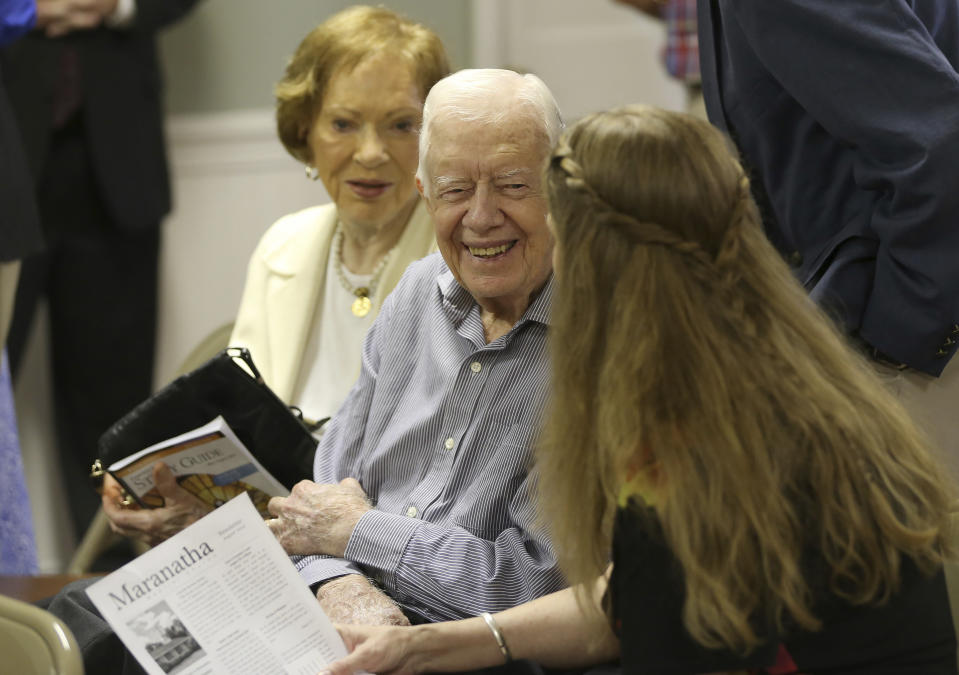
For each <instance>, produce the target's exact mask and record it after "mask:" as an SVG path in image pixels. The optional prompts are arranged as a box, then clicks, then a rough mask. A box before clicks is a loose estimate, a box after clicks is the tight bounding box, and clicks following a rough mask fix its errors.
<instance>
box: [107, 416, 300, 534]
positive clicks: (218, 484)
mask: <svg viewBox="0 0 959 675" xmlns="http://www.w3.org/2000/svg"><path fill="white" fill-rule="evenodd" d="M158 461H162V462H165V463H166V464H167V466H169V467H170V469H171V471H173V474H174V475H175V476H176V477H177V483H179V484H180V487H182V488H183V489H185V490H187V491H188V492H190V493H192V494H194V495H195V496H197V497H198V498H200V499H201V500H202V501H204V502H206V503H207V504H209V505H210V506H212V507H213V508H216V507H218V506H220V505H221V504H225V503H226V502H228V501H229V500H230V499H232V498H233V497H235V496H236V495H238V494H240V493H241V492H247V493H249V495H250V498H251V499H252V500H253V505H254V506H256V509H257V511H259V512H260V515H261V516H262V517H263V518H269V517H270V514H269V512H268V511H267V509H266V505H267V503H268V502H269V501H270V497H273V496H281V497H285V496H286V495H288V494H289V490H287V489H286V488H285V487H284V486H283V484H282V483H280V482H279V481H277V480H276V479H275V478H274V477H273V476H272V475H270V473H269V472H268V471H267V470H266V469H264V468H263V465H261V464H260V463H259V462H258V461H257V460H256V458H255V457H254V456H253V455H252V454H251V453H250V451H249V450H247V449H246V446H244V445H243V442H242V441H240V439H239V438H237V437H236V434H235V433H233V430H232V429H231V428H230V426H229V425H228V424H227V423H226V420H224V419H223V417H220V416H217V417H216V418H215V419H213V420H212V421H211V422H209V423H207V424H204V425H203V426H202V427H199V428H198V429H193V430H192V431H188V432H186V433H184V434H180V435H179V436H175V437H173V438H169V439H167V440H165V441H162V442H160V443H157V444H155V445H151V446H150V447H148V448H145V449H144V450H141V451H140V452H137V453H135V454H133V455H130V456H129V457H126V458H124V459H122V460H120V461H118V462H114V463H113V464H111V465H110V466H108V467H107V471H109V472H110V474H111V475H112V476H113V477H114V478H116V479H117V480H118V481H119V482H120V484H121V485H122V486H123V487H124V489H125V490H126V491H127V492H128V493H129V494H130V496H132V497H133V498H134V499H135V500H136V501H137V503H139V504H140V506H143V507H146V508H155V507H158V506H163V497H161V496H160V493H159V492H158V491H157V489H156V486H155V485H154V484H153V465H154V464H156V463H157V462H158Z"/></svg>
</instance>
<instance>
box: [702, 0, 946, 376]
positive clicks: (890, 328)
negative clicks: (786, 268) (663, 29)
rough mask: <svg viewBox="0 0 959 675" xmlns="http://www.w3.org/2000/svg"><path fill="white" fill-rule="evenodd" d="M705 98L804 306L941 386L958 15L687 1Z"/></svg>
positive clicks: (867, 6) (941, 7) (866, 3)
mask: <svg viewBox="0 0 959 675" xmlns="http://www.w3.org/2000/svg"><path fill="white" fill-rule="evenodd" d="M699 30H700V53H701V60H702V75H703V90H704V95H705V98H706V107H707V110H708V112H709V118H710V120H711V121H712V122H713V123H714V124H716V125H717V126H718V127H720V128H721V129H724V130H726V131H728V132H729V134H730V135H731V136H732V138H733V140H734V141H735V142H736V144H737V146H738V147H739V150H740V152H741V153H742V156H743V160H744V164H745V165H746V167H747V170H748V171H749V172H750V174H751V177H752V179H753V186H754V193H755V194H756V196H757V201H758V202H759V203H760V207H761V210H762V211H763V218H764V223H765V226H766V230H767V233H768V235H769V237H770V239H771V240H772V241H773V243H774V244H775V245H776V246H777V247H778V248H779V250H780V251H781V252H782V253H783V254H784V256H785V257H786V259H787V260H788V261H789V262H790V263H791V264H793V266H794V267H795V269H796V273H797V275H798V276H799V278H800V280H801V281H802V282H803V283H804V284H805V285H806V286H807V288H808V289H809V290H810V292H811V293H812V295H813V297H814V298H815V299H816V300H817V301H819V302H820V303H821V304H822V305H823V306H824V307H826V308H827V310H829V311H830V312H831V313H832V314H834V315H836V316H837V317H838V318H839V320H840V321H841V322H842V323H843V324H844V325H845V327H846V329H847V330H848V331H849V332H851V333H858V334H859V335H860V336H861V337H862V338H863V339H864V340H865V341H866V342H868V343H869V344H871V345H872V346H874V347H876V348H877V349H879V350H880V351H881V352H883V353H885V354H887V355H889V356H891V357H893V358H895V359H896V360H899V361H903V362H905V363H907V364H908V365H910V366H912V367H914V368H917V369H919V370H922V371H925V372H927V373H930V374H934V375H938V374H939V373H940V372H941V371H942V369H943V368H944V367H945V365H946V362H947V361H948V360H949V358H951V356H952V355H953V354H954V353H955V348H956V344H957V343H959V73H957V66H959V3H957V2H955V0H911V1H907V0H890V1H889V2H875V0H842V2H836V1H835V0H777V1H776V2H757V1H756V0H750V1H748V2H747V1H746V0H699Z"/></svg>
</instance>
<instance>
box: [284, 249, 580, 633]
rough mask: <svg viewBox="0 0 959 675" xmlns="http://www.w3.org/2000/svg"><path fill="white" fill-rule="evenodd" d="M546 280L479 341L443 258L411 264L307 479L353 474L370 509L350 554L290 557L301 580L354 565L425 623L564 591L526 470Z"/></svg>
mask: <svg viewBox="0 0 959 675" xmlns="http://www.w3.org/2000/svg"><path fill="white" fill-rule="evenodd" d="M552 283H553V282H552V279H550V280H549V281H548V282H547V284H546V286H545V287H544V288H543V290H542V291H541V292H540V293H539V295H538V296H537V297H536V299H535V300H534V301H533V303H532V304H531V305H530V306H529V308H527V310H526V313H525V314H524V315H523V318H522V319H521V320H520V321H519V322H518V323H517V324H516V325H515V326H513V328H512V329H511V330H510V331H509V332H508V333H507V334H505V335H503V336H502V337H500V338H498V339H496V340H494V341H493V342H491V343H490V344H486V342H485V337H484V332H483V324H482V322H481V320H480V311H479V306H478V305H477V303H476V301H475V300H474V299H473V297H472V296H471V295H470V294H469V292H468V291H466V289H464V288H463V287H462V286H460V285H459V283H457V282H456V280H455V279H454V278H453V275H452V273H451V272H450V271H449V269H448V268H447V266H446V263H445V262H444V261H443V258H442V257H441V256H440V255H439V254H433V255H431V256H429V257H427V258H424V259H423V260H420V261H418V262H415V263H413V264H412V265H410V267H409V269H407V271H406V273H405V274H404V276H403V278H402V280H401V281H400V283H399V285H397V287H396V289H395V290H394V291H393V293H392V294H391V295H390V297H389V298H387V300H386V302H385V303H384V305H383V309H382V310H381V311H380V314H379V316H378V317H377V319H376V322H375V323H374V324H373V327H372V328H371V329H370V331H369V333H368V334H367V336H366V340H365V341H364V344H363V361H362V370H361V373H360V378H359V380H358V381H357V383H356V385H355V386H354V387H353V390H352V391H351V392H350V394H349V396H348V397H347V399H346V401H345V402H344V404H343V406H342V407H341V408H340V410H339V411H338V412H337V414H336V415H335V416H334V418H333V420H332V421H331V422H330V424H329V426H328V428H327V430H326V433H325V434H324V435H323V439H322V441H321V442H320V446H319V448H318V449H317V453H316V460H315V464H314V473H315V476H314V479H315V480H316V481H317V482H321V483H334V482H337V481H339V480H341V479H343V478H345V477H347V476H353V477H354V478H356V479H357V480H359V482H360V483H361V484H362V486H363V489H364V490H366V493H367V494H368V495H369V497H370V498H371V499H372V500H373V502H374V504H375V505H376V508H375V509H373V510H371V511H369V512H367V513H366V514H364V515H363V517H362V518H361V519H360V521H359V523H357V525H356V528H355V529H354V530H353V534H352V536H351V537H350V541H349V544H348V545H347V548H346V553H345V560H344V559H339V558H330V557H322V556H309V557H307V558H304V559H302V560H300V561H298V563H297V567H298V569H300V572H301V575H302V576H303V578H304V579H305V580H306V581H307V583H310V584H313V583H316V582H317V581H322V580H324V579H328V578H331V577H333V576H338V575H342V574H346V573H350V572H358V573H361V574H365V575H367V576H369V577H370V578H372V579H374V580H375V581H376V582H377V583H378V584H380V585H381V586H382V587H383V588H384V589H385V590H386V592H388V593H389V594H390V595H391V596H392V597H393V598H394V599H395V600H396V601H397V602H399V603H400V605H402V606H403V607H404V608H408V609H412V610H414V611H415V612H417V613H419V614H421V615H423V616H425V617H427V618H429V619H433V620H443V619H456V618H462V617H466V616H473V615H476V614H479V613H480V612H484V611H491V612H493V611H498V610H502V609H505V608H507V607H511V606H513V605H517V604H519V603H521V602H525V601H527V600H531V599H533V598H536V597H538V596H540V595H544V594H546V593H550V592H552V591H555V590H558V589H560V588H562V587H563V586H564V585H565V582H564V580H563V577H562V575H561V573H560V572H559V569H558V567H557V564H556V561H555V558H554V555H553V550H552V547H551V544H550V542H549V541H548V540H547V538H546V537H545V535H544V533H543V531H542V529H541V528H540V527H539V526H538V525H537V524H536V522H535V514H534V504H533V499H532V495H531V492H532V480H533V479H532V478H531V477H530V476H529V475H528V469H529V466H530V462H531V449H532V445H533V442H534V439H535V437H536V433H537V429H538V426H539V423H540V419H541V415H542V412H543V408H544V404H545V401H546V398H547V387H548V382H549V364H548V355H547V349H546V329H547V324H548V320H549V307H550V298H551V295H552Z"/></svg>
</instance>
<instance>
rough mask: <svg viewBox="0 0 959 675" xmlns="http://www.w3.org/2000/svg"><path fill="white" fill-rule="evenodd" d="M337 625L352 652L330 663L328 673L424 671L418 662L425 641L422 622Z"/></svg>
mask: <svg viewBox="0 0 959 675" xmlns="http://www.w3.org/2000/svg"><path fill="white" fill-rule="evenodd" d="M336 629H337V630H338V631H339V632H340V637H342V638H343V642H344V643H346V648H347V650H349V652H350V654H349V655H348V656H345V657H344V658H342V659H340V660H339V661H336V662H335V663H331V664H330V665H328V666H327V667H326V670H325V671H324V673H329V675H352V674H353V673H357V672H363V671H366V672H369V673H388V674H389V675H412V674H413V673H421V672H423V669H422V667H419V666H418V665H417V664H418V662H419V659H418V658H417V655H418V653H419V650H418V649H417V645H419V644H421V643H422V631H421V630H420V629H421V627H420V626H414V627H412V628H399V627H394V626H344V625H340V624H337V625H336Z"/></svg>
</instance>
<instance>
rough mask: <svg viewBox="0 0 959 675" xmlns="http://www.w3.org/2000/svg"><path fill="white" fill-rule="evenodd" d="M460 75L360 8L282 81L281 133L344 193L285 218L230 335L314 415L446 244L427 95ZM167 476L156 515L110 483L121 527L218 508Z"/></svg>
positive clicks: (408, 31) (170, 521)
mask: <svg viewBox="0 0 959 675" xmlns="http://www.w3.org/2000/svg"><path fill="white" fill-rule="evenodd" d="M448 73H449V63H448V60H447V56H446V52H445V50H444V48H443V44H442V42H441V41H440V39H439V37H438V36H437V35H436V34H435V33H434V32H433V31H431V30H429V29H428V28H426V27H424V26H422V25H420V24H417V23H414V22H412V21H410V20H408V19H406V18H404V17H402V16H400V15H398V14H396V13H394V12H392V11H390V10H388V9H385V8H382V7H367V6H356V7H351V8H349V9H345V10H343V11H341V12H339V13H337V14H335V15H333V16H332V17H330V18H329V19H327V20H326V21H324V22H323V23H322V24H320V25H319V26H317V27H316V28H314V29H313V30H312V31H311V32H310V33H309V34H308V35H307V36H306V37H305V38H304V39H303V41H302V42H301V43H300V45H299V47H298V48H297V50H296V52H295V53H294V55H293V57H292V59H291V60H290V62H289V64H288V66H287V68H286V72H285V74H284V76H283V78H282V79H281V80H280V82H279V83H278V84H277V86H276V100H277V107H276V123H277V132H278V135H279V138H280V140H281V142H282V143H283V145H284V147H286V149H287V151H288V152H289V153H290V154H291V155H292V156H293V157H294V158H296V159H297V160H299V161H301V162H303V163H304V165H305V173H306V175H307V177H308V178H310V179H312V180H316V179H319V180H320V181H322V183H323V186H324V187H325V188H326V192H327V194H328V195H329V196H330V198H331V199H332V203H330V204H325V205H322V206H315V207H312V208H308V209H305V210H303V211H299V212H297V213H292V214H289V215H287V216H284V217H282V218H280V219H279V220H278V221H277V222H276V223H274V224H273V225H272V226H271V227H270V229H269V230H267V232H266V233H265V234H264V235H263V238H262V239H261V241H260V243H259V245H258V246H257V248H256V250H255V251H254V253H253V256H252V258H251V260H250V264H249V270H248V273H247V280H246V287H245V289H244V292H243V298H242V301H241V303H240V308H239V311H238V313H237V318H236V323H235V327H234V330H233V335H232V337H231V340H230V344H231V345H235V346H243V347H247V348H248V349H249V350H250V353H251V354H252V356H253V359H254V361H255V362H256V365H257V367H258V369H259V371H260V373H261V374H262V375H263V378H264V380H265V381H266V383H267V384H268V385H270V387H271V388H272V389H273V390H274V391H275V392H276V394H277V395H278V396H279V397H280V398H281V399H282V400H284V401H286V402H287V403H289V404H291V405H295V406H297V407H298V408H299V409H300V410H301V411H302V412H303V414H304V417H305V418H306V419H308V420H311V421H318V420H323V419H325V418H328V417H330V416H331V415H332V414H333V413H334V412H336V409H337V408H338V407H339V405H340V403H342V402H343V400H344V399H345V398H346V395H347V393H348V392H349V390H350V388H351V387H352V385H353V383H354V382H355V381H356V378H357V376H358V375H359V371H360V353H361V347H362V342H363V337H364V335H365V334H366V331H367V329H368V328H369V327H370V326H371V325H372V323H373V319H374V318H375V317H376V315H377V313H378V312H379V309H380V307H381V306H382V303H383V299H384V298H385V297H386V296H387V295H388V294H389V292H390V291H391V290H392V289H393V287H394V286H395V285H396V283H397V282H398V281H399V279H400V276H402V274H403V272H404V271H405V269H406V266H407V265H408V264H409V263H410V262H412V261H414V260H418V259H419V258H421V257H423V256H425V255H427V254H428V253H431V252H433V251H435V250H436V243H435V237H434V234H433V226H432V223H431V222H430V218H429V215H428V214H427V213H426V209H425V208H424V206H423V202H422V200H421V199H420V197H419V194H418V193H417V190H416V184H415V177H414V175H415V172H416V167H417V164H418V142H419V127H420V120H421V117H422V111H423V101H424V100H425V98H426V95H427V93H428V92H429V90H430V89H431V88H432V86H433V85H434V84H435V83H436V82H438V81H439V80H440V79H442V78H443V77H445V76H446V75H447V74H448ZM276 452H283V449H282V448H277V449H276ZM311 475H312V467H311V466H310V467H304V473H303V477H304V478H309V477H310V476H311ZM155 478H156V483H157V486H158V489H159V491H160V493H161V494H162V495H163V497H164V500H165V505H164V506H163V507H162V508H158V509H152V510H149V511H146V510H136V509H125V508H122V506H121V505H120V504H119V499H120V490H119V486H118V485H117V483H116V482H115V481H112V480H111V479H109V478H108V479H107V481H106V482H105V484H104V493H103V508H104V511H105V512H106V513H107V515H108V516H109V518H110V520H111V525H112V527H113V529H114V530H115V531H117V532H120V533H122V534H125V535H128V536H131V537H136V538H139V539H142V540H145V541H147V542H149V543H151V544H152V543H157V542H159V541H162V540H164V539H166V538H168V537H170V536H172V535H173V534H176V533H177V532H179V531H180V530H181V529H183V528H184V527H185V526H187V525H189V524H190V523H192V522H194V521H195V520H197V519H198V518H199V517H201V516H203V515H204V514H205V513H206V512H207V507H206V506H205V505H204V504H203V503H202V502H200V501H199V500H197V499H195V498H193V497H192V495H190V494H189V493H187V492H186V491H184V490H182V489H180V488H179V487H178V486H177V484H176V482H175V479H174V477H173V475H172V473H171V472H170V471H169V470H166V468H165V467H164V465H162V464H161V465H158V466H157V467H156V470H155Z"/></svg>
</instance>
